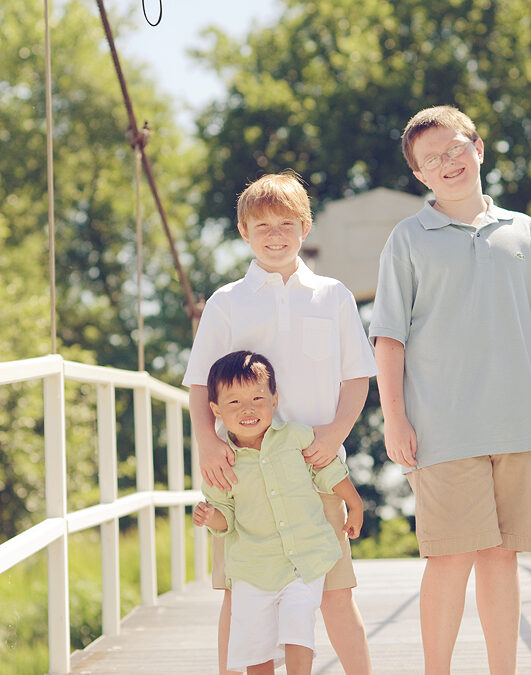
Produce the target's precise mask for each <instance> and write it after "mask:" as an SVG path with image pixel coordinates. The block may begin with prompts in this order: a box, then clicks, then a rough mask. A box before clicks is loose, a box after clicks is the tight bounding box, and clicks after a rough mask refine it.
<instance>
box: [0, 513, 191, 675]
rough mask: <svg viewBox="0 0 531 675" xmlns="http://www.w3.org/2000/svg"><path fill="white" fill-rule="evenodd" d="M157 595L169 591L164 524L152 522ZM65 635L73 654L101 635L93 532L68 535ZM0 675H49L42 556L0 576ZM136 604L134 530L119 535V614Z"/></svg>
mask: <svg viewBox="0 0 531 675" xmlns="http://www.w3.org/2000/svg"><path fill="white" fill-rule="evenodd" d="M156 546H157V580H158V591H159V593H164V592H166V591H168V590H170V588H171V579H170V573H171V572H170V538H169V523H168V520H167V519H165V518H157V524H156ZM68 567H69V577H70V579H69V581H70V631H71V644H72V650H75V649H82V648H83V647H85V646H86V645H87V644H89V643H90V642H92V640H94V639H95V638H96V637H98V636H99V635H100V634H101V557H100V543H99V534H98V532H97V531H96V530H89V531H87V532H82V533H77V534H74V535H70V537H69V545H68ZM192 578H193V533H192V525H191V518H190V517H189V516H187V517H186V580H187V581H190V580H191V579H192ZM0 598H1V600H0V603H1V607H2V612H1V614H0V664H1V666H0V671H1V673H2V675H42V673H46V672H47V671H48V597H47V563H46V553H45V552H43V551H41V552H40V553H38V554H36V555H35V556H33V557H32V558H30V559H28V560H26V561H24V562H23V563H20V564H18V565H16V566H15V567H13V568H12V569H10V570H8V571H7V572H5V573H4V574H2V575H1V576H0ZM139 604H140V554H139V544H138V534H137V532H136V529H130V530H128V531H127V532H126V533H125V534H121V535H120V609H121V615H122V617H123V616H125V615H126V614H128V613H129V612H130V611H131V610H132V609H133V608H134V607H136V606H137V605H139Z"/></svg>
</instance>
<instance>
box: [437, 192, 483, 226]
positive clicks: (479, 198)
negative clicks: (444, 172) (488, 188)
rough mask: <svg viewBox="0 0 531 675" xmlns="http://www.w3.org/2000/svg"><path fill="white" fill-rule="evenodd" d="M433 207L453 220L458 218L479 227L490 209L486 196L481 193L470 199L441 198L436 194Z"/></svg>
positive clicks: (462, 221)
mask: <svg viewBox="0 0 531 675" xmlns="http://www.w3.org/2000/svg"><path fill="white" fill-rule="evenodd" d="M435 197H436V198H435V202H434V204H433V208H434V209H436V210H437V211H440V212H441V213H444V215H445V216H448V217H449V218H451V219H452V220H457V221H459V222H460V223H465V224H466V225H473V226H474V227H478V226H479V225H480V224H481V221H482V220H483V218H484V217H485V213H486V212H487V209H488V202H487V200H486V199H485V197H484V196H483V195H482V194H481V193H479V194H477V195H474V196H472V197H469V198H468V199H462V200H456V201H452V200H449V199H446V200H440V199H437V196H435Z"/></svg>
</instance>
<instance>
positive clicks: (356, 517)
mask: <svg viewBox="0 0 531 675" xmlns="http://www.w3.org/2000/svg"><path fill="white" fill-rule="evenodd" d="M362 525H363V503H362V502H361V499H360V501H359V504H356V505H353V506H352V507H351V508H350V509H349V512H348V516H347V522H346V523H345V524H344V525H343V532H346V534H347V537H348V538H349V539H357V538H358V537H359V536H360V532H361V526H362Z"/></svg>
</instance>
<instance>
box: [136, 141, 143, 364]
mask: <svg viewBox="0 0 531 675" xmlns="http://www.w3.org/2000/svg"><path fill="white" fill-rule="evenodd" d="M141 180H142V152H141V151H140V149H139V148H138V147H137V148H136V149H135V183H136V257H137V271H136V274H137V289H138V290H137V297H138V299H137V304H138V307H137V321H138V370H140V371H143V370H145V360H144V317H143V316H142V274H143V268H144V260H143V242H142V199H141V191H140V182H141Z"/></svg>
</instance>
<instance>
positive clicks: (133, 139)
mask: <svg viewBox="0 0 531 675" xmlns="http://www.w3.org/2000/svg"><path fill="white" fill-rule="evenodd" d="M96 2H97V4H98V9H99V11H100V16H101V20H102V24H103V29H104V31H105V36H106V38H107V42H108V43H109V48H110V51H111V56H112V59H113V62H114V68H115V70H116V74H117V76H118V81H119V83H120V88H121V90H122V96H123V99H124V104H125V107H126V110H127V116H128V118H129V128H128V137H129V139H130V143H131V146H132V147H133V149H135V148H137V149H138V150H139V151H140V153H141V155H142V166H143V168H144V172H145V174H146V178H147V180H148V183H149V187H150V189H151V192H152V194H153V198H154V200H155V204H156V206H157V210H158V212H159V214H160V218H161V221H162V225H163V228H164V232H165V234H166V238H167V239H168V243H169V246H170V251H171V255H172V258H173V264H174V267H175V269H176V271H177V274H178V277H179V281H180V283H181V286H182V288H183V291H184V295H185V307H186V311H187V314H188V317H189V319H190V320H191V322H192V328H193V330H194V329H195V327H196V326H197V322H198V320H199V317H200V316H201V305H200V304H199V303H196V302H195V299H194V294H193V292H192V289H191V286H190V282H189V280H188V277H187V275H186V273H185V271H184V268H183V266H182V265H181V261H180V260H179V256H178V254H177V249H176V247H175V242H174V240H173V237H172V234H171V232H170V228H169V226H168V219H167V217H166V211H165V210H164V207H163V205H162V202H161V199H160V197H159V193H158V189H157V185H156V182H155V177H154V175H153V171H152V169H151V163H150V161H149V158H148V156H147V155H146V153H145V150H144V147H145V145H146V142H147V135H148V134H146V133H144V131H145V130H139V129H138V126H137V123H136V118H135V113H134V111H133V105H132V103H131V99H130V97H129V92H128V90H127V84H126V81H125V77H124V74H123V71H122V68H121V65H120V60H119V58H118V53H117V51H116V47H115V44H114V38H113V34H112V30H111V26H110V24H109V20H108V18H107V13H106V11H105V7H104V4H103V0H96Z"/></svg>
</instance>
